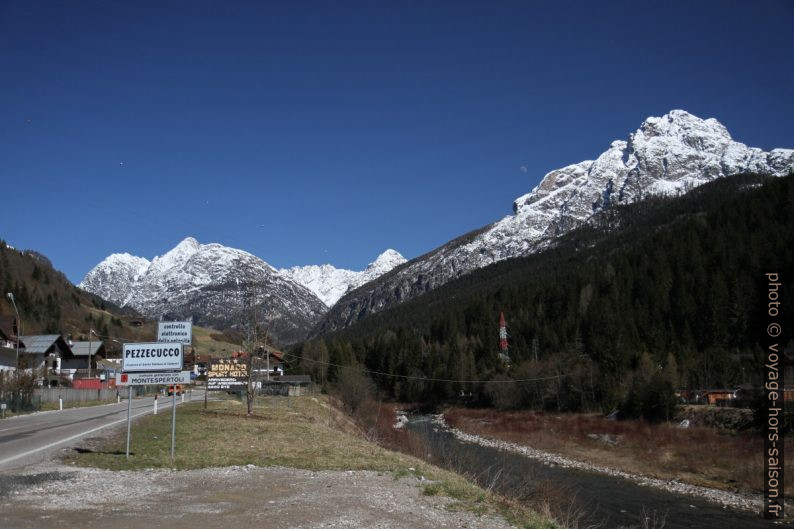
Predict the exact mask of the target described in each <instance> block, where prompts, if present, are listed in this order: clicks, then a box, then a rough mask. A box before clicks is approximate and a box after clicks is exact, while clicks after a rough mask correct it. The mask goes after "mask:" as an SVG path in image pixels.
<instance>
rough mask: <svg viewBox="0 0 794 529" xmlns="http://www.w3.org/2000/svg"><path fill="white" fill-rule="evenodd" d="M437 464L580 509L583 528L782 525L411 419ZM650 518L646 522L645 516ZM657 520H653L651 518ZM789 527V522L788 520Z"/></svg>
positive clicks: (502, 489) (508, 492)
mask: <svg viewBox="0 0 794 529" xmlns="http://www.w3.org/2000/svg"><path fill="white" fill-rule="evenodd" d="M407 428H408V429H409V431H411V432H413V433H414V434H416V435H417V436H419V437H420V438H421V439H422V440H423V441H424V443H423V445H426V447H427V450H428V452H429V453H428V456H429V457H428V459H430V460H431V461H432V462H433V463H434V464H437V465H439V466H443V467H446V468H448V469H450V470H453V471H456V472H458V473H461V474H464V475H467V476H471V477H473V478H474V479H475V480H476V481H477V482H478V483H479V484H480V485H481V486H483V487H486V488H487V487H489V486H490V487H492V488H493V490H494V491H496V492H499V493H500V494H503V495H505V496H513V497H515V496H516V495H518V497H519V498H522V499H525V500H526V501H529V502H531V501H532V498H535V497H545V498H552V500H551V501H552V502H553V503H555V504H556V509H555V510H556V513H555V514H557V515H558V516H559V515H560V514H559V513H563V514H562V516H563V517H564V516H565V514H564V513H570V514H571V516H572V517H574V518H575V517H576V516H577V514H576V513H580V514H581V518H580V522H579V525H578V526H579V527H588V526H590V525H594V524H601V525H600V527H603V528H605V529H606V528H618V527H649V528H653V527H654V526H655V527H656V528H657V529H658V528H659V527H660V526H661V524H660V523H659V521H658V520H659V519H660V518H662V517H663V518H664V528H665V529H685V528H686V529H691V528H697V529H745V528H747V529H754V528H759V529H761V528H766V529H769V528H770V527H780V525H776V524H775V523H774V522H772V521H771V520H764V519H762V518H760V516H758V515H757V514H754V513H750V512H746V511H738V510H733V509H729V508H725V507H723V506H721V505H718V504H715V503H711V502H708V501H705V500H703V499H700V498H697V497H694V496H687V495H681V494H674V493H671V492H666V491H663V490H659V489H655V488H652V487H644V486H640V485H637V484H636V483H634V482H632V481H629V480H627V479H624V478H617V477H613V476H607V475H605V474H600V473H596V472H587V471H582V470H578V469H570V468H563V467H558V466H549V465H546V464H544V463H542V462H541V461H538V460H536V459H532V458H529V457H525V456H522V455H519V454H516V453H512V452H507V451H503V450H498V449H496V448H491V447H486V446H480V445H478V444H474V443H467V442H463V441H460V440H458V439H456V438H455V436H454V435H452V433H450V432H449V431H448V430H446V429H444V428H443V427H440V426H439V425H438V424H436V423H434V422H433V421H432V418H431V417H428V416H416V417H412V418H410V421H409V422H408V424H407ZM644 517H645V518H647V520H646V522H647V524H646V525H643V518H644ZM654 517H655V518H656V519H657V523H656V524H655V525H654V523H653V519H654ZM786 527H791V525H788V524H786Z"/></svg>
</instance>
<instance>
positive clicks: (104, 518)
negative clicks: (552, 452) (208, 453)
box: [0, 463, 509, 529]
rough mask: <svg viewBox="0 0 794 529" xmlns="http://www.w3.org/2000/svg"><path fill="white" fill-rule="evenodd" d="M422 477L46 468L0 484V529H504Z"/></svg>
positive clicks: (253, 470) (9, 476)
mask: <svg viewBox="0 0 794 529" xmlns="http://www.w3.org/2000/svg"><path fill="white" fill-rule="evenodd" d="M421 479H422V478H421V477H418V476H408V477H404V478H401V479H395V478H394V477H393V476H392V475H388V474H383V475H379V474H378V473H375V472H350V471H348V472H345V471H341V472H339V471H337V472H330V471H322V472H311V471H306V470H295V469H289V468H280V467H276V468H258V467H253V466H249V467H228V468H220V469H203V470H190V471H160V470H158V471H154V470H153V471H144V472H111V471H105V470H97V469H85V468H75V467H70V466H64V465H60V464H55V463H48V464H44V463H42V464H39V465H36V466H33V467H29V468H27V469H25V470H24V471H23V472H19V473H5V474H0V512H2V513H3V514H2V518H3V520H2V526H3V527H4V528H8V529H11V528H25V529H27V528H31V529H32V528H40V527H46V526H50V527H59V528H80V529H90V528H103V529H106V528H107V527H113V528H114V529H128V528H129V529H132V528H140V527H147V528H150V527H167V528H168V529H213V528H228V527H235V528H248V527H257V528H274V529H275V528H278V529H286V528H306V529H308V528H320V527H336V528H345V527H351V528H352V527H356V528H384V529H385V528H395V529H403V528H404V529H409V528H410V529H424V528H427V529H438V528H440V527H449V528H459V527H466V528H483V529H486V528H489V529H490V528H493V529H497V528H498V529H501V528H506V527H509V525H507V524H506V523H505V522H504V521H503V520H501V519H499V518H495V517H491V516H476V515H474V514H472V513H469V512H452V511H450V510H449V506H450V504H451V503H452V502H453V500H450V499H448V498H443V497H437V496H433V497H428V496H424V495H423V493H422V492H423V488H422V486H421V485H422V481H421Z"/></svg>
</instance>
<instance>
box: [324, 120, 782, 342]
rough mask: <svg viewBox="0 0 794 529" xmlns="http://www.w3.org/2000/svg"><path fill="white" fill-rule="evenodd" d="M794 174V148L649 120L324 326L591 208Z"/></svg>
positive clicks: (553, 231)
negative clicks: (768, 147) (723, 181)
mask: <svg viewBox="0 0 794 529" xmlns="http://www.w3.org/2000/svg"><path fill="white" fill-rule="evenodd" d="M743 172H752V173H758V174H762V175H770V176H784V175H786V174H789V173H791V172H794V150H791V149H774V150H772V151H769V152H764V151H762V150H761V149H758V148H754V147H748V146H746V145H745V144H743V143H739V142H736V141H733V139H732V138H731V136H730V134H729V133H728V130H727V129H726V128H725V127H724V126H723V125H722V124H721V123H719V122H718V121H717V120H716V119H713V118H711V119H701V118H698V117H697V116H694V115H692V114H690V113H688V112H686V111H684V110H672V111H671V112H669V113H668V114H666V115H664V116H662V117H649V118H647V119H646V120H645V121H644V122H643V123H642V125H641V126H640V128H639V129H637V130H636V131H635V132H634V133H632V134H630V135H629V137H628V139H627V140H616V141H613V142H612V143H611V144H610V146H609V148H608V149H607V150H606V151H604V152H603V153H602V154H601V155H600V156H598V157H597V158H596V159H595V160H586V161H583V162H579V163H576V164H572V165H568V166H566V167H563V168H561V169H556V170H553V171H550V172H549V173H547V174H546V175H545V176H544V177H543V179H542V180H541V182H540V183H539V184H538V185H537V186H536V187H535V188H534V189H532V191H530V192H529V193H527V194H526V195H523V196H520V197H518V198H517V199H516V200H515V201H514V202H513V215H508V216H506V217H504V218H503V219H502V220H499V221H497V222H495V223H493V224H491V225H489V226H486V227H484V228H482V229H480V230H477V231H475V232H472V233H469V234H467V235H464V236H462V237H459V238H458V239H456V240H454V241H451V242H449V243H447V244H445V245H443V246H441V247H439V248H437V249H436V250H433V251H432V252H429V253H427V254H425V255H424V256H422V257H420V258H417V259H414V260H412V261H410V262H408V263H407V264H406V265H404V266H402V267H400V269H399V270H398V271H396V273H394V274H390V275H389V276H387V277H384V278H382V279H379V280H376V281H373V282H372V283H371V284H368V285H366V286H365V287H363V288H361V289H359V290H357V291H356V292H354V293H351V294H350V295H348V296H346V297H344V298H342V299H340V300H339V302H338V303H337V304H336V305H335V306H334V307H333V308H332V310H331V311H330V312H329V313H328V315H327V316H326V318H325V321H324V322H323V323H322V325H321V327H320V329H319V332H321V333H322V332H329V331H333V330H335V329H338V328H342V327H345V326H348V325H350V324H352V323H354V322H356V321H358V320H359V319H361V318H363V317H365V316H366V315H368V314H371V313H374V312H378V311H380V310H383V309H385V308H387V307H390V306H392V305H395V304H398V303H401V302H403V301H406V300H408V299H411V298H412V297H415V296H418V295H420V294H423V293H425V292H428V291H429V290H432V289H434V288H436V287H438V286H440V285H443V284H444V283H446V282H448V281H451V280H452V279H455V278H457V277H460V276H462V275H464V274H466V273H468V272H470V271H472V270H475V269H477V268H482V267H484V266H487V265H490V264H492V263H495V262H498V261H501V260H504V259H508V258H511V257H520V256H524V255H528V254H531V253H534V252H537V251H539V250H540V249H542V248H544V247H545V246H547V245H549V244H550V243H551V242H552V241H554V240H555V238H556V237H558V236H560V235H563V234H565V233H567V232H569V231H570V230H572V229H574V228H576V227H578V226H580V225H582V224H583V223H585V222H587V220H588V219H590V218H591V217H592V216H593V215H594V214H595V213H597V212H599V211H600V210H602V209H605V208H608V207H610V206H611V205H616V204H628V203H632V202H635V201H637V200H640V199H642V198H644V197H647V196H650V195H659V194H666V195H677V194H683V193H685V192H687V191H689V190H690V189H692V188H694V187H696V186H699V185H701V184H704V183H706V182H710V181H712V180H715V179H717V178H722V177H725V176H729V175H733V174H738V173H743Z"/></svg>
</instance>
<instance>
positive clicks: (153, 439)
mask: <svg viewBox="0 0 794 529" xmlns="http://www.w3.org/2000/svg"><path fill="white" fill-rule="evenodd" d="M170 435H171V413H170V411H167V412H165V413H161V414H159V415H156V416H151V415H150V416H147V417H144V418H142V419H141V420H139V421H136V422H135V423H134V424H133V427H132V439H131V449H130V450H131V455H130V458H129V459H127V458H126V457H125V455H124V452H125V442H126V431H125V430H122V431H119V432H117V433H116V434H115V435H114V436H112V437H110V438H107V439H105V440H102V441H99V442H98V444H95V445H94V446H92V447H91V451H86V452H84V453H74V454H72V455H69V456H67V457H66V458H65V461H64V462H65V463H72V464H76V465H81V466H91V467H99V468H105V469H110V470H144V469H151V468H176V469H196V468H206V467H223V466H231V465H248V464H252V465H256V466H262V467H267V466H285V467H292V468H300V469H307V470H372V471H378V472H384V473H391V474H392V475H394V477H395V479H399V478H403V477H408V476H416V477H419V476H423V477H424V478H425V479H426V480H428V482H427V484H426V485H425V487H424V493H425V494H426V495H441V496H446V497H449V498H451V499H452V500H454V501H452V502H450V503H449V505H448V508H449V509H452V510H465V511H470V512H473V513H475V514H485V513H497V514H501V515H502V516H504V517H505V518H506V519H507V520H508V521H510V522H511V523H513V524H514V525H516V526H518V527H524V528H553V527H555V526H554V525H553V524H552V523H551V522H550V521H549V519H548V518H545V517H543V516H541V515H539V514H537V513H535V512H532V511H530V510H528V509H526V508H523V507H520V506H518V505H515V504H512V503H509V502H507V501H506V500H504V499H501V498H498V497H496V496H493V495H490V494H488V493H486V492H485V491H484V490H482V489H481V488H479V487H477V486H476V485H474V484H472V483H470V482H468V481H466V479H464V478H463V477H462V476H459V475H458V474H454V473H452V472H448V471H445V470H442V469H440V468H437V467H433V466H432V465H429V464H427V463H425V462H423V461H421V460H420V459H417V458H414V457H412V456H408V455H405V454H402V453H399V452H393V451H390V450H387V449H385V448H382V447H380V446H378V445H377V444H374V443H371V442H369V441H366V440H365V439H363V438H362V437H361V436H360V435H358V430H357V428H356V427H355V425H354V424H353V423H352V422H351V421H350V420H349V419H348V418H347V417H346V416H345V415H343V414H342V413H340V412H339V411H338V410H337V409H336V408H334V407H333V406H331V405H330V404H328V403H327V401H326V399H325V398H324V397H311V396H304V397H297V398H295V397H293V398H290V399H287V398H286V397H269V398H259V399H257V404H256V406H255V408H254V414H253V415H252V416H247V415H246V407H245V405H244V404H243V403H241V402H239V401H236V400H231V399H228V400H223V401H210V402H209V407H208V409H207V410H204V409H203V403H201V402H194V403H188V404H184V405H182V406H179V407H178V408H177V429H176V454H175V458H174V460H173V461H171V458H170V449H171V437H170Z"/></svg>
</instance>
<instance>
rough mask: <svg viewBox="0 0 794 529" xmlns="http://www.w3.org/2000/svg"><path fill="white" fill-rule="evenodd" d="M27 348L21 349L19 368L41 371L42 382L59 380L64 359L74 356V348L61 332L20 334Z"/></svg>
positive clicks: (48, 383) (47, 382) (47, 383)
mask: <svg viewBox="0 0 794 529" xmlns="http://www.w3.org/2000/svg"><path fill="white" fill-rule="evenodd" d="M19 339H20V340H21V341H22V343H24V344H25V348H24V349H22V348H21V347H20V349H19V368H20V369H28V370H33V371H34V372H35V371H40V372H41V375H42V378H41V380H40V382H41V383H46V385H50V384H51V383H56V384H57V382H58V379H59V378H60V366H61V362H62V361H63V359H70V358H73V357H74V355H72V349H71V347H69V344H68V342H67V341H66V340H64V339H63V336H61V335H60V334H38V335H32V336H20V337H19Z"/></svg>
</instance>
